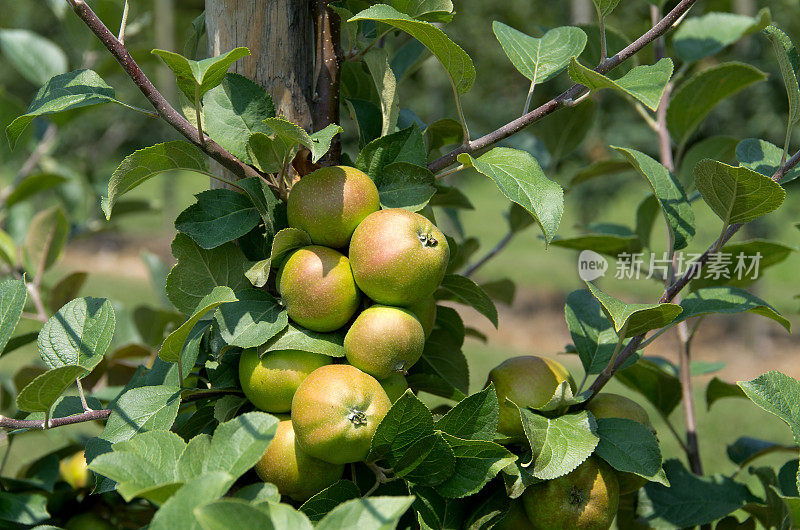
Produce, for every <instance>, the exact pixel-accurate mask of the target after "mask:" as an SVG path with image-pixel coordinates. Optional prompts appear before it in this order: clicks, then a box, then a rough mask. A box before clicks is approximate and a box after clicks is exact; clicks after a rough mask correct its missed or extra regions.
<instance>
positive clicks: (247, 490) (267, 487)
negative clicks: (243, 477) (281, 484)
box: [231, 482, 281, 504]
mask: <svg viewBox="0 0 800 530" xmlns="http://www.w3.org/2000/svg"><path fill="white" fill-rule="evenodd" d="M231 497H234V498H236V499H244V500H246V501H248V502H250V503H255V504H259V503H262V502H269V503H271V504H277V503H279V502H280V501H281V494H280V492H279V491H278V487H277V486H276V485H275V484H271V483H269V482H263V483H260V484H259V483H255V484H250V485H248V486H244V487H243V488H239V489H238V490H236V493H234V494H232V495H231Z"/></svg>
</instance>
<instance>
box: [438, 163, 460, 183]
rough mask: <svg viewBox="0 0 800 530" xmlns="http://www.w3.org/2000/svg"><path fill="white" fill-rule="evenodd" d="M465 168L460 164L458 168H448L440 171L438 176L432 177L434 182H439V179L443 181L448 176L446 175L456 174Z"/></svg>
mask: <svg viewBox="0 0 800 530" xmlns="http://www.w3.org/2000/svg"><path fill="white" fill-rule="evenodd" d="M465 167H467V166H465V165H464V164H460V165H458V166H456V167H452V168H450V169H445V170H444V171H442V172H441V173H439V174H438V175H436V176H435V177H434V179H435V180H440V179H443V178H445V177H446V176H448V175H452V174H453V173H457V172H459V171H461V170H462V169H464V168H465Z"/></svg>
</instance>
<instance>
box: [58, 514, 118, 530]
mask: <svg viewBox="0 0 800 530" xmlns="http://www.w3.org/2000/svg"><path fill="white" fill-rule="evenodd" d="M64 528H65V529H66V530H114V526H113V525H112V524H111V523H109V522H108V521H106V520H105V519H103V518H102V517H100V516H99V515H97V514H96V513H92V512H85V513H79V514H78V515H76V516H74V517H71V518H70V520H69V521H67V523H66V524H65V525H64Z"/></svg>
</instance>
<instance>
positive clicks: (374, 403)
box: [292, 364, 392, 464]
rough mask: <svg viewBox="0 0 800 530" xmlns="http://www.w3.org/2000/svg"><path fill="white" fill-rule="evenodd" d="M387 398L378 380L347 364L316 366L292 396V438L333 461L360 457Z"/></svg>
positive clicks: (387, 404) (364, 454)
mask: <svg viewBox="0 0 800 530" xmlns="http://www.w3.org/2000/svg"><path fill="white" fill-rule="evenodd" d="M391 406H392V402H391V401H390V400H389V397H388V396H387V395H386V391H384V390H383V387H381V385H380V383H378V381H377V380H376V379H375V378H374V377H372V376H371V375H369V374H366V373H364V372H362V371H361V370H359V369H358V368H356V367H355V366H350V365H347V364H329V365H328V366H323V367H321V368H317V369H316V370H314V371H313V372H311V374H310V375H309V376H308V377H306V379H305V380H304V381H303V382H302V383H301V384H300V387H299V388H298V389H297V392H295V394H294V399H293V400H292V424H293V425H294V431H295V434H296V436H297V441H298V443H299V444H300V447H302V448H303V449H304V450H305V451H306V452H307V453H309V454H310V455H311V456H314V457H316V458H319V459H320V460H325V461H326V462H331V463H333V464H347V463H349V462H358V461H360V460H364V459H365V458H366V457H367V455H368V454H369V450H370V446H371V444H372V435H373V434H375V429H377V428H378V424H379V423H380V422H381V420H382V419H383V418H384V416H386V413H387V412H388V411H389V409H390V408H391Z"/></svg>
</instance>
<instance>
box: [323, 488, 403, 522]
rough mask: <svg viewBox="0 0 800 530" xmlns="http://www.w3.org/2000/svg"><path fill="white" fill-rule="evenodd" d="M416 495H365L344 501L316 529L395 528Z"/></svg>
mask: <svg viewBox="0 0 800 530" xmlns="http://www.w3.org/2000/svg"><path fill="white" fill-rule="evenodd" d="M412 502H414V497H407V496H397V497H381V496H377V497H364V498H360V499H352V500H349V501H346V502H343V503H342V504H340V505H339V506H337V507H336V508H334V509H333V510H331V511H330V512H329V513H328V514H327V515H326V516H325V517H323V518H322V520H321V521H320V522H319V523H317V525H316V526H315V527H314V528H316V530H340V529H342V528H365V529H366V528H394V527H395V526H396V525H397V522H398V521H399V520H400V517H402V515H403V514H404V513H405V512H406V510H408V508H409V507H410V506H411V503H412Z"/></svg>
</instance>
